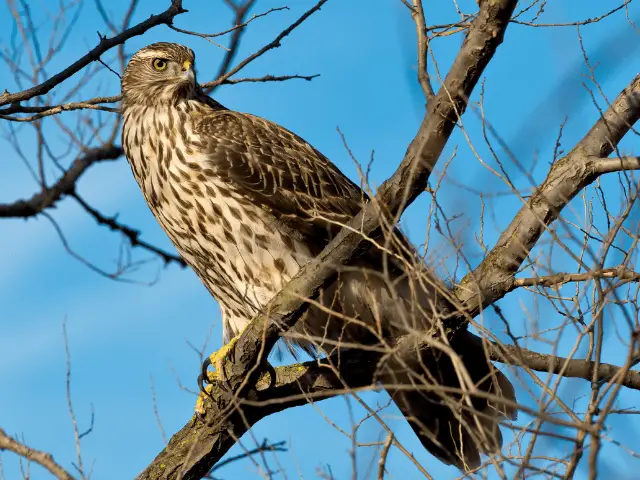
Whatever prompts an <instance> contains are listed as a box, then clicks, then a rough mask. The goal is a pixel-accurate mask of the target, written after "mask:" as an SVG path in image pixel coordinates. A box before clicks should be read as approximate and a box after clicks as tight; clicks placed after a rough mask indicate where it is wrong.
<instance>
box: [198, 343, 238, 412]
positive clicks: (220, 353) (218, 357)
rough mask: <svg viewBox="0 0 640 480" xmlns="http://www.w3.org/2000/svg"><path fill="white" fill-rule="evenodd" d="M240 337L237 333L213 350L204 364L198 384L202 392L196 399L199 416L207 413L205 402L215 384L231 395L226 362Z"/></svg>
mask: <svg viewBox="0 0 640 480" xmlns="http://www.w3.org/2000/svg"><path fill="white" fill-rule="evenodd" d="M238 338H240V335H236V336H235V337H233V338H232V339H231V341H229V343H227V344H225V345H223V346H222V347H221V348H220V349H219V350H217V351H215V352H213V353H212V354H211V355H209V357H208V358H207V359H206V360H205V361H204V362H203V364H202V372H201V373H200V376H199V377H198V385H199V387H200V394H199V395H198V399H197V400H196V406H195V409H194V410H195V413H196V416H197V417H198V418H201V419H202V418H203V417H204V414H205V408H204V402H205V400H206V398H207V397H209V398H211V392H212V391H213V386H214V385H217V386H218V387H220V388H221V389H222V390H223V391H225V392H226V393H228V394H229V396H230V395H231V392H230V391H229V389H228V388H226V387H227V385H226V377H225V370H224V364H225V362H226V361H227V355H228V354H229V352H231V351H232V350H233V349H234V348H235V346H236V342H237V341H238ZM210 366H211V367H213V370H209V367H210Z"/></svg>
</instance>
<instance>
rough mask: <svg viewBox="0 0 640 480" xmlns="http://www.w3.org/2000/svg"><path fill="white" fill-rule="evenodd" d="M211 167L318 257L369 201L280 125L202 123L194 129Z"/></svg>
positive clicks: (214, 117)
mask: <svg viewBox="0 0 640 480" xmlns="http://www.w3.org/2000/svg"><path fill="white" fill-rule="evenodd" d="M195 129H196V133H198V134H199V135H200V137H201V141H202V142H203V143H204V145H203V147H204V148H205V151H206V158H207V161H208V163H209V165H208V166H209V167H210V168H213V169H214V171H215V172H216V175H217V176H218V177H219V178H220V179H221V180H222V181H224V182H225V183H228V184H229V186H230V187H231V188H233V189H235V191H237V192H238V193H241V194H242V195H243V196H245V197H247V199H248V200H249V201H251V202H252V203H253V204H255V205H259V206H260V207H261V208H263V209H264V210H265V211H266V212H268V213H270V214H271V215H273V216H274V217H276V218H277V219H278V221H280V222H282V223H283V224H284V225H286V226H287V227H288V228H290V229H291V230H292V231H294V232H296V233H297V234H299V235H302V236H303V237H305V238H304V239H305V241H306V243H307V244H309V245H310V246H313V247H316V248H313V250H316V251H314V252H313V253H314V254H316V253H318V252H319V251H320V250H321V249H322V248H323V247H324V246H325V245H326V244H327V242H328V241H329V240H330V239H331V238H332V237H333V236H334V235H335V234H336V233H337V232H338V231H339V230H340V227H341V225H342V224H344V223H346V222H348V221H349V220H350V219H351V218H353V217H354V216H355V215H356V214H357V213H358V212H359V211H360V209H361V207H362V205H363V203H364V202H366V201H367V200H368V197H367V195H366V193H364V192H363V191H362V189H361V188H360V187H359V186H358V185H356V184H355V183H354V182H352V181H351V180H349V179H348V178H347V177H346V176H345V175H344V174H343V173H342V172H341V171H340V170H338V168H337V167H336V166H335V165H333V164H332V163H331V162H330V161H329V160H328V159H327V158H326V157H325V156H324V155H322V154H321V153H320V152H318V151H317V150H316V149H315V148H313V147H312V146H311V145H310V144H309V143H307V142H306V141H305V140H303V139H302V138H300V137H299V136H297V135H295V134H294V133H292V132H290V131H288V130H286V129H285V128H283V127H281V126H279V125H276V124H275V123H272V122H269V121H267V120H264V119H261V118H259V117H255V116H253V115H247V114H241V113H237V112H233V111H228V110H227V111H218V112H215V113H213V114H211V115H207V116H205V117H202V119H201V120H200V121H199V122H198V123H197V124H196V126H195Z"/></svg>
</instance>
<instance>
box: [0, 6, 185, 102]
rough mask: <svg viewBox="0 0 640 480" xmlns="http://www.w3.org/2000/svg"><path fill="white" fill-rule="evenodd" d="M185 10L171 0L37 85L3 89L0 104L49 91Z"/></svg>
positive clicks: (167, 22)
mask: <svg viewBox="0 0 640 480" xmlns="http://www.w3.org/2000/svg"><path fill="white" fill-rule="evenodd" d="M186 11H187V10H185V9H184V8H182V0H171V5H170V6H169V8H168V9H167V10H165V11H164V12H162V13H160V14H158V15H151V16H150V17H149V18H148V19H146V20H145V21H144V22H141V23H139V24H137V25H136V26H134V27H131V28H128V29H127V30H125V31H123V32H122V33H120V34H118V35H116V36H115V37H112V38H106V37H104V38H102V40H100V43H98V45H97V46H96V47H95V48H93V49H92V50H91V51H90V52H89V53H87V54H86V55H85V56H83V57H81V58H79V59H78V60H76V61H75V62H74V63H72V64H71V65H69V66H68V67H67V68H65V69H64V70H62V71H61V72H59V73H57V74H56V75H54V76H53V77H51V78H49V79H47V80H45V81H44V82H42V83H40V84H39V85H36V86H35V87H31V88H28V89H26V90H23V91H21V92H18V93H9V92H7V91H5V92H4V93H2V94H1V95H0V106H3V105H9V104H14V103H19V102H22V101H25V100H29V99H31V98H33V97H37V96H39V95H44V94H45V93H47V92H49V91H50V90H51V89H52V88H54V87H55V86H56V85H58V84H60V83H62V82H64V81H65V80H66V79H68V78H69V77H71V76H72V75H73V74H75V73H77V72H79V71H80V70H82V69H83V68H84V67H86V66H87V65H89V64H90V63H91V62H95V61H96V60H98V59H99V58H100V56H101V55H102V54H103V53H105V52H106V51H108V50H110V49H112V48H113V47H115V46H117V45H120V44H122V43H124V42H125V41H127V40H128V39H129V38H131V37H135V36H137V35H142V34H143V33H145V32H146V31H147V30H149V29H151V28H153V27H155V26H157V25H162V24H167V25H169V24H170V23H171V22H173V19H174V17H176V16H177V15H180V14H181V13H185V12H186Z"/></svg>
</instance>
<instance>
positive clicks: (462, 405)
mask: <svg viewBox="0 0 640 480" xmlns="http://www.w3.org/2000/svg"><path fill="white" fill-rule="evenodd" d="M194 64H195V56H194V53H193V51H192V50H191V49H189V48H187V47H184V46H182V45H177V44H171V43H155V44H153V45H149V46H147V47H145V48H143V49H141V50H139V51H138V52H137V53H136V54H135V55H133V57H132V58H131V60H130V61H129V64H128V66H127V68H126V71H125V73H124V75H123V77H122V114H123V118H124V122H123V128H122V145H123V147H124V151H125V153H126V156H127V158H128V160H129V163H130V165H131V169H132V171H133V174H134V176H135V178H136V180H137V182H138V184H139V185H140V188H141V190H142V193H143V195H144V197H145V199H146V201H147V203H148V205H149V207H150V209H151V211H152V212H153V214H154V215H155V217H156V219H157V220H158V222H159V223H160V225H161V226H162V228H163V229H164V230H165V232H166V233H167V235H168V236H169V238H170V239H171V241H172V242H173V243H174V245H175V246H176V248H177V250H178V251H179V252H180V254H181V255H182V257H183V258H184V259H185V260H186V262H187V263H188V264H189V265H190V266H191V268H193V270H194V271H195V272H196V274H197V275H198V276H199V277H200V279H201V280H202V282H203V283H204V285H205V286H206V287H207V289H208V290H209V291H210V292H211V294H212V295H213V296H214V297H215V299H216V300H217V301H218V302H219V304H220V309H221V311H222V321H223V328H224V336H225V341H230V339H232V337H234V336H236V335H238V334H239V333H240V332H241V331H242V330H243V328H244V327H245V326H246V325H247V324H248V323H249V322H250V320H251V319H252V318H253V317H254V316H255V315H256V314H258V313H259V312H261V310H262V308H263V307H264V306H265V305H266V304H267V303H268V302H269V300H270V299H272V298H273V297H274V295H276V293H278V292H279V291H280V290H281V289H282V287H284V286H285V285H286V283H287V282H288V280H289V279H290V278H291V277H293V276H294V275H295V274H296V272H298V270H299V269H300V268H301V266H302V265H304V264H305V263H306V262H307V261H308V260H309V259H310V258H312V257H314V256H315V255H317V254H318V253H319V252H320V251H321V250H322V249H323V248H324V247H325V246H326V245H327V243H328V242H329V240H330V239H331V238H332V237H333V236H334V235H335V234H336V233H337V232H338V231H339V230H340V228H341V225H342V224H344V223H346V222H348V221H349V220H350V219H351V218H352V217H353V216H354V215H355V214H357V213H358V211H359V210H360V208H361V207H362V205H363V203H364V202H366V201H367V200H368V197H367V195H366V194H365V193H364V192H363V190H362V189H361V188H360V187H359V186H358V185H356V184H355V183H354V182H352V181H351V180H349V179H348V178H347V177H346V176H345V175H344V174H343V173H342V172H340V170H338V168H337V167H336V166H335V165H333V164H332V163H331V162H330V161H329V160H328V159H327V158H326V157H324V156H323V155H322V154H321V153H320V152H319V151H318V150H316V149H315V148H314V147H312V146H311V145H310V144H309V143H307V142H306V141H305V140H303V139H302V138H300V137H298V136H297V135H295V134H294V133H292V132H290V131H289V130H287V129H285V128H283V127H281V126H279V125H276V124H275V123H272V122H270V121H268V120H265V119H262V118H259V117H256V116H254V115H249V114H245V113H239V112H235V111H232V110H229V109H227V108H225V107H223V106H222V105H220V104H219V103H218V102H216V101H215V100H213V99H212V98H210V97H208V96H206V95H205V94H204V93H203V91H202V89H201V88H200V86H199V85H198V83H197V81H196V75H195V70H194ZM391 230H392V233H391V234H390V241H389V242H387V244H386V245H378V246H374V247H372V248H370V249H369V251H367V253H365V254H363V255H361V256H360V257H359V258H358V259H356V260H355V262H354V263H353V264H351V265H350V266H349V267H343V268H341V269H340V271H339V277H338V279H337V280H336V281H335V282H334V284H333V285H330V286H328V287H327V288H326V289H324V291H323V292H322V295H321V296H320V298H318V299H314V301H313V302H312V306H311V307H310V308H309V309H308V311H307V312H306V314H305V315H304V317H303V318H302V319H301V320H300V321H299V322H298V323H297V325H296V326H295V327H294V329H293V335H291V336H290V337H289V343H290V344H291V345H298V346H301V347H302V348H304V349H305V350H307V351H309V352H311V353H314V352H317V351H322V352H328V353H333V352H335V351H336V350H337V349H340V348H358V346H359V345H365V346H367V345H368V346H371V345H386V346H392V345H393V341H394V339H396V338H398V337H399V336H400V335H403V334H405V333H410V332H415V331H425V330H429V328H433V327H434V326H435V325H437V321H438V316H442V315H443V314H446V312H447V311H449V312H450V311H451V308H452V304H451V303H450V302H449V300H448V299H449V298H451V295H450V294H449V292H448V291H447V289H446V287H445V286H444V285H443V284H442V283H441V282H440V281H438V279H437V278H436V276H435V275H433V274H431V273H430V272H429V270H428V269H427V268H426V267H424V266H422V264H421V262H420V260H419V259H418V256H417V255H416V253H415V252H414V250H413V249H412V247H411V246H410V245H409V243H408V241H407V240H406V239H405V238H404V237H403V235H402V234H401V233H400V232H399V231H398V230H397V229H395V230H394V229H391ZM383 243H384V242H383ZM416 265H418V266H416ZM443 312H445V313H443ZM390 348H391V347H390ZM434 350H435V351H437V352H438V353H435V354H431V355H430V356H428V357H427V358H422V357H419V356H418V354H417V353H416V358H415V361H408V362H407V361H400V360H398V359H397V358H396V356H394V355H387V356H385V357H384V359H383V361H382V362H381V366H380V373H379V376H378V380H380V381H382V382H383V384H384V385H385V387H386V388H387V391H388V392H389V393H390V395H391V396H392V398H393V399H394V401H395V402H396V403H397V404H398V406H399V408H400V409H401V411H402V412H403V414H404V415H405V417H406V418H407V420H408V421H409V422H410V424H411V426H412V428H413V429H414V431H415V432H416V434H417V435H418V436H419V438H420V440H421V441H422V443H423V445H424V446H425V447H426V448H427V449H428V450H429V451H430V452H431V453H433V454H434V455H435V456H436V457H438V458H439V459H441V460H442V461H444V462H446V463H449V464H454V465H456V466H457V467H458V468H460V469H462V470H469V469H472V468H476V467H477V466H478V465H480V453H483V452H485V453H491V452H496V451H497V450H498V449H499V448H500V447H501V445H502V436H501V433H500V429H499V427H498V422H499V421H500V420H501V419H502V418H504V417H506V418H515V414H516V412H515V409H514V407H513V405H514V404H515V396H514V389H513V386H512V385H511V383H510V382H509V381H508V380H507V378H506V377H505V376H504V375H503V374H502V373H501V372H499V371H498V370H496V369H495V368H493V367H492V365H491V363H490V362H488V361H487V359H486V355H485V353H484V350H483V347H482V344H481V342H480V340H479V339H478V337H476V336H474V335H472V334H471V333H469V332H467V331H461V332H459V333H458V335H456V336H455V337H454V339H453V341H452V342H451V344H450V345H448V346H444V347H442V348H434ZM461 365H463V366H464V367H466V368H460V366H461ZM414 386H415V388H413V387H414ZM408 387H410V388H408ZM469 391H476V392H477V391H480V392H482V393H483V395H475V396H473V397H471V396H469V395H466V394H464V392H469Z"/></svg>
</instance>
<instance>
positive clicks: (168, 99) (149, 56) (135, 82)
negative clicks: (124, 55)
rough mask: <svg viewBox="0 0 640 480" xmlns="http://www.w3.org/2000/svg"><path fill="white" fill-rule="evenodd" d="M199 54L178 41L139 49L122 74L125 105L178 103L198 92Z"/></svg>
mask: <svg viewBox="0 0 640 480" xmlns="http://www.w3.org/2000/svg"><path fill="white" fill-rule="evenodd" d="M194 64H195V54H194V53H193V50H191V49H190V48H188V47H185V46H184V45H178V44H177V43H165V42H161V43H154V44H152V45H148V46H146V47H144V48H142V49H140V50H138V51H137V52H136V53H135V54H134V55H133V57H131V60H129V64H128V65H127V68H126V70H125V71H124V75H123V76H122V99H123V102H124V104H125V105H133V104H143V105H155V104H158V103H177V102H179V101H180V100H183V99H185V98H191V97H193V96H194V95H195V94H196V90H197V83H196V73H195V67H194Z"/></svg>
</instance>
